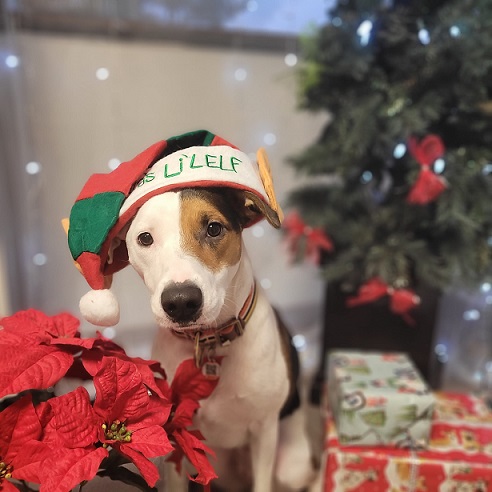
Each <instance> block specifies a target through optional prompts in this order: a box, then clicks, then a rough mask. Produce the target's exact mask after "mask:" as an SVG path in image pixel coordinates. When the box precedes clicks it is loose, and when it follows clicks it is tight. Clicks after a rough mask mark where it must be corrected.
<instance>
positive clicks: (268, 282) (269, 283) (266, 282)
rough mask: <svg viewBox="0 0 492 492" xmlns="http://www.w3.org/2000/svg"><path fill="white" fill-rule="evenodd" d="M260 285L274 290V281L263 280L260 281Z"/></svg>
mask: <svg viewBox="0 0 492 492" xmlns="http://www.w3.org/2000/svg"><path fill="white" fill-rule="evenodd" d="M260 285H261V286H262V287H263V288H264V289H265V290H267V289H271V288H272V281H271V280H270V279H269V278H262V279H261V280H260Z"/></svg>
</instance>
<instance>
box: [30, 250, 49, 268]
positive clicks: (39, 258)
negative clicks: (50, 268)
mask: <svg viewBox="0 0 492 492" xmlns="http://www.w3.org/2000/svg"><path fill="white" fill-rule="evenodd" d="M47 261H48V258H47V256H46V255H45V254H44V253H36V254H35V255H34V256H33V257H32V262H33V263H34V264H35V265H36V266H43V265H46V263H47Z"/></svg>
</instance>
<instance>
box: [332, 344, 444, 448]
mask: <svg viewBox="0 0 492 492" xmlns="http://www.w3.org/2000/svg"><path fill="white" fill-rule="evenodd" d="M328 398H329V403H330V407H331V410H332V412H333V414H334V416H335V422H336V427H337V432H338V436H339V440H340V444H341V445H354V444H357V445H359V446H360V445H363V446H365V445H367V446H373V445H388V446H401V447H425V446H426V445H427V443H428V439H429V434H430V427H431V417H432V412H433V409H434V397H433V395H432V393H431V391H430V389H429V387H428V385H427V384H426V383H425V381H424V380H423V379H422V377H421V375H420V374H419V372H418V371H417V369H416V368H415V366H414V364H413V363H412V361H411V360H410V359H409V358H408V356H406V355H405V354H403V353H375V352H359V351H346V350H343V351H342V350H337V351H333V352H331V353H330V355H329V359H328Z"/></svg>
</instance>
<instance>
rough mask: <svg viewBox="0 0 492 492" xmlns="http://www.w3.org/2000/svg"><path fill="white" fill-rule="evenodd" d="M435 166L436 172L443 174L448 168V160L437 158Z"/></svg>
mask: <svg viewBox="0 0 492 492" xmlns="http://www.w3.org/2000/svg"><path fill="white" fill-rule="evenodd" d="M433 167H434V172H435V173H436V174H441V173H442V172H444V169H445V168H446V161H445V160H444V159H436V161H435V162H434V166H433Z"/></svg>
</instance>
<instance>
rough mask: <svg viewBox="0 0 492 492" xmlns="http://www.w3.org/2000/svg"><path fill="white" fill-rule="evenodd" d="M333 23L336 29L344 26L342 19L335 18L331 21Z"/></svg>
mask: <svg viewBox="0 0 492 492" xmlns="http://www.w3.org/2000/svg"><path fill="white" fill-rule="evenodd" d="M331 23H332V25H334V26H335V27H340V26H341V25H342V19H340V17H333V19H331Z"/></svg>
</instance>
